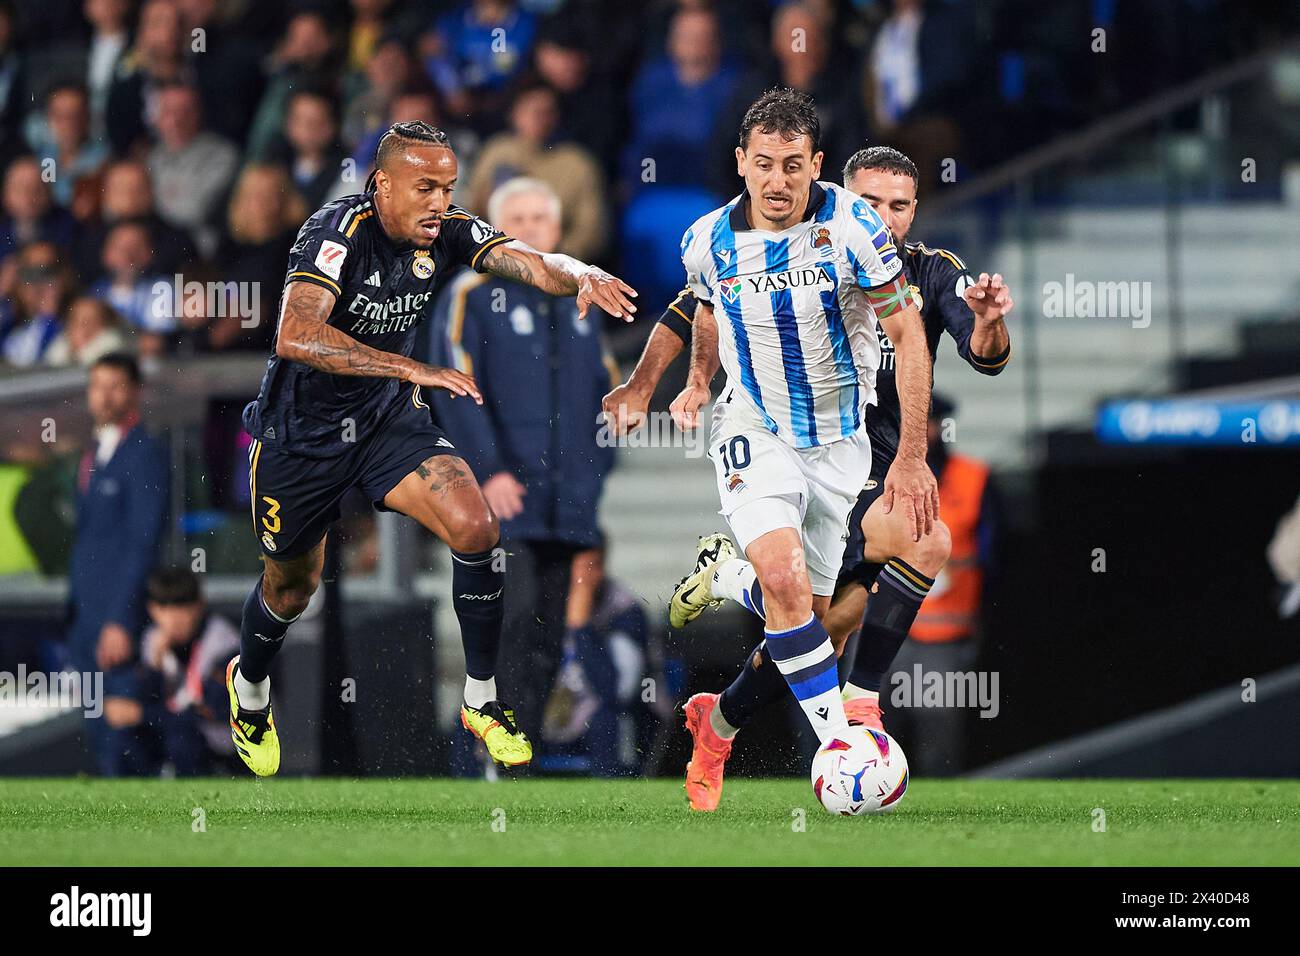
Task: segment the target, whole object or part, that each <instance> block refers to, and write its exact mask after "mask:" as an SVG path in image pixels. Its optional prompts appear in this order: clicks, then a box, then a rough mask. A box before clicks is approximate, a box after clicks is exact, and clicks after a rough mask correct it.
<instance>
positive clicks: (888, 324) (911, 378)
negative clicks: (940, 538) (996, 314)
mask: <svg viewBox="0 0 1300 956" xmlns="http://www.w3.org/2000/svg"><path fill="white" fill-rule="evenodd" d="M900 289H901V285H900ZM895 302H897V300H895ZM877 316H878V318H879V321H880V324H881V326H882V327H883V328H884V330H885V334H886V335H888V336H889V340H890V341H891V342H893V343H894V363H895V372H894V375H895V380H896V381H897V383H898V403H899V406H900V408H901V411H902V427H901V428H900V429H899V440H898V454H897V456H895V458H894V463H893V464H892V465H890V466H889V472H888V474H886V475H885V493H884V499H885V504H884V508H885V513H886V514H888V513H889V512H890V511H892V510H893V508H894V504H895V502H896V501H899V502H901V503H902V504H903V506H904V507H905V508H906V509H907V512H908V518H909V521H910V523H911V524H912V539H913V540H914V541H919V540H921V535H923V534H929V533H930V532H931V531H933V530H934V522H935V519H937V518H938V517H939V483H938V481H937V480H936V479H935V477H934V472H932V471H931V470H930V466H929V465H927V464H926V461H925V451H926V427H927V423H928V421H929V418H930V381H931V375H932V368H931V363H930V349H929V347H928V346H927V344H926V341H925V325H924V323H923V322H922V321H921V313H920V312H918V311H917V308H916V305H915V304H913V303H911V302H909V303H908V304H907V306H906V307H905V308H902V309H897V308H895V310H894V311H892V312H890V311H888V306H887V305H886V306H884V307H882V306H881V305H879V304H877Z"/></svg>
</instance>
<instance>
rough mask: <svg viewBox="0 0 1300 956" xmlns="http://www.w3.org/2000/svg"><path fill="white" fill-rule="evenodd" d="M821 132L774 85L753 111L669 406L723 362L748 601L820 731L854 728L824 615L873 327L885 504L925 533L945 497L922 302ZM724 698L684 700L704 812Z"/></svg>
mask: <svg viewBox="0 0 1300 956" xmlns="http://www.w3.org/2000/svg"><path fill="white" fill-rule="evenodd" d="M818 137H819V124H818V120H817V113H816V110H815V108H814V106H813V103H812V100H811V99H810V98H808V97H807V96H805V95H804V94H802V93H798V92H796V91H792V90H784V89H780V90H772V91H770V92H768V93H766V94H764V95H763V96H762V97H761V98H760V99H759V100H758V101H756V102H755V103H754V104H753V105H752V106H751V107H750V109H749V111H748V112H747V113H746V115H745V119H744V121H743V122H742V124H741V130H740V143H739V146H738V147H737V149H736V163H737V172H738V173H739V174H740V175H741V176H742V177H744V180H745V191H744V192H743V193H742V194H741V195H740V196H738V197H737V198H736V199H735V200H733V201H732V202H730V203H728V204H727V205H726V206H723V207H722V208H720V209H717V210H714V211H713V212H711V213H709V214H708V215H706V216H703V217H701V218H700V219H698V220H696V222H695V223H694V224H693V225H692V226H691V228H690V229H688V230H687V232H686V234H685V236H684V237H683V240H682V262H683V264H684V265H685V267H686V272H687V283H688V285H689V286H690V288H691V290H692V291H693V292H694V294H695V296H696V299H697V300H698V303H699V306H698V309H697V312H696V316H695V322H694V334H693V339H692V353H691V366H690V371H689V372H688V375H687V384H686V388H685V389H684V390H683V391H682V393H681V394H680V395H679V396H678V398H677V400H676V401H675V402H674V403H673V414H674V416H675V417H676V419H677V421H678V424H679V425H680V426H681V427H683V428H693V427H695V426H696V425H697V424H698V416H699V410H700V408H701V407H703V405H705V404H706V403H707V402H708V401H709V399H710V397H711V396H710V391H709V383H710V381H711V380H712V378H713V376H714V374H715V373H716V372H717V369H718V367H719V365H721V366H722V367H723V368H724V369H725V370H726V373H727V383H726V387H725V388H724V389H723V391H722V394H721V396H720V398H719V399H718V402H717V403H716V405H715V406H714V410H713V423H712V431H711V437H710V444H709V457H710V458H711V459H712V460H713V463H714V466H715V470H716V473H717V478H718V493H719V497H720V498H721V501H722V509H721V513H722V514H723V515H724V516H725V517H726V519H727V522H728V524H729V525H730V527H731V531H732V533H733V535H734V536H735V538H736V540H737V543H738V544H739V545H740V547H741V549H742V551H743V552H744V554H745V557H746V558H747V559H748V561H749V562H750V564H752V566H753V570H754V572H755V574H756V575H757V580H758V587H757V588H754V589H753V594H754V596H755V597H757V596H758V595H759V594H760V592H761V597H757V599H758V600H761V601H762V602H763V605H764V606H763V607H762V608H753V610H756V611H758V612H759V613H761V614H762V615H763V616H764V617H765V619H766V629H765V638H766V644H767V649H768V651H769V652H770V654H771V656H772V659H773V660H774V661H775V663H776V665H777V668H778V669H779V670H780V671H781V673H782V675H784V677H785V679H786V682H787V683H788V684H789V685H790V689H791V691H792V692H793V693H794V695H795V697H796V698H798V700H799V704H800V706H801V707H802V708H803V711H804V714H805V715H806V716H807V718H808V720H809V722H810V723H811V724H812V727H813V730H814V731H815V732H816V733H817V735H818V737H819V738H820V739H821V740H823V741H825V740H827V739H829V738H830V737H831V736H833V735H835V734H836V733H839V732H842V731H844V730H846V729H847V727H848V723H847V720H846V719H845V715H844V705H843V703H842V701H841V699H840V691H839V684H838V678H837V674H836V656H835V651H834V649H833V647H832V646H831V641H830V638H829V636H828V635H827V632H826V629H825V628H824V627H823V626H822V623H821V616H822V615H823V614H824V613H825V612H826V609H827V607H828V606H829V604H830V600H831V596H832V595H833V593H834V590H835V582H836V577H837V575H838V573H839V569H840V561H841V557H842V555H843V550H844V541H845V540H846V535H847V523H848V518H849V514H850V512H851V511H852V509H853V505H854V502H855V501H856V499H857V495H858V492H859V491H860V490H861V489H862V486H863V483H864V481H865V479H866V476H867V475H868V474H869V472H870V469H871V447H870V442H869V440H868V438H867V434H866V430H865V427H864V424H863V413H864V409H865V407H866V406H867V405H868V404H872V403H874V401H875V376H876V369H877V367H878V366H879V364H880V343H879V338H878V335H877V331H876V326H877V323H879V324H880V325H881V327H883V329H884V330H885V332H886V334H887V335H888V336H889V339H890V340H891V341H892V342H893V343H894V347H895V354H896V363H897V383H898V393H899V399H900V405H901V410H902V428H901V435H900V441H899V449H898V455H897V457H896V458H895V460H894V463H893V465H892V466H891V467H890V470H889V472H888V475H887V476H886V479H885V500H886V503H887V505H888V506H889V507H891V508H892V507H894V506H901V507H902V508H903V509H904V510H905V512H906V513H907V514H908V516H909V518H910V520H911V521H912V525H913V527H914V533H915V535H916V537H917V538H920V536H921V535H924V534H928V533H930V531H931V530H932V528H933V522H934V521H935V519H936V518H937V517H938V511H939V498H938V487H937V483H936V481H935V478H934V475H933V474H932V473H931V471H930V470H929V468H928V467H927V466H926V463H925V451H926V441H925V429H926V419H927V415H928V410H929V405H930V378H931V369H930V354H929V349H928V347H927V344H926V338H925V330H924V326H923V324H922V321H921V317H920V313H919V311H918V309H917V308H916V305H915V303H914V302H913V301H912V298H911V296H910V293H909V292H908V286H907V282H906V279H905V278H904V276H903V272H902V263H901V261H900V260H899V257H898V253H897V250H896V249H895V248H894V245H893V242H892V240H891V239H890V236H889V232H888V230H886V228H885V226H884V225H883V223H882V222H881V220H880V218H879V216H877V214H876V213H875V211H874V210H873V209H872V208H871V207H870V205H868V204H867V203H866V202H865V201H863V200H861V199H859V198H858V197H857V196H855V195H853V194H852V193H850V192H848V191H847V190H845V189H844V188H843V187H841V186H837V185H834V184H832V183H824V182H818V181H817V179H818V176H819V175H820V173H821V164H822V153H821V152H820V151H819V149H818ZM734 556H735V552H734V549H733V548H732V546H731V542H730V541H729V540H728V539H727V538H726V536H725V535H712V536H709V537H706V538H704V539H702V541H701V551H700V555H699V559H698V561H697V565H696V571H695V575H696V576H699V577H700V578H701V580H702V579H703V577H705V576H708V575H711V574H712V571H713V569H714V568H717V567H719V566H721V565H725V563H726V561H727V560H728V559H730V558H732V557H734ZM679 590H680V589H679ZM724 596H733V595H729V594H727V595H724ZM734 597H737V598H738V599H739V600H741V601H742V602H744V601H746V600H747V597H746V595H743V594H742V595H734ZM717 700H718V698H717V695H714V694H697V695H696V696H694V697H692V698H691V699H690V700H689V701H688V702H687V704H686V721H687V727H688V729H689V730H690V731H691V734H692V736H693V737H694V738H695V747H694V751H693V753H692V759H691V763H690V764H689V765H688V767H687V781H686V789H687V794H688V796H689V798H690V801H691V806H692V807H694V808H695V809H697V810H712V809H714V808H715V807H716V806H717V802H718V800H719V798H720V797H721V787H722V772H723V764H724V763H725V760H726V757H727V755H728V753H729V751H730V749H731V738H732V737H734V735H735V732H736V728H734V727H731V726H729V725H728V724H727V722H726V720H725V718H724V717H723V716H722V714H721V711H720V710H719V708H718V706H717Z"/></svg>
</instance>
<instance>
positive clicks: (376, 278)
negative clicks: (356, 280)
mask: <svg viewBox="0 0 1300 956" xmlns="http://www.w3.org/2000/svg"><path fill="white" fill-rule="evenodd" d="M383 284H384V283H383V280H381V279H380V278H379V273H378V272H376V273H374V274H373V275H371V276H370V278H369V279H367V280H366V285H383Z"/></svg>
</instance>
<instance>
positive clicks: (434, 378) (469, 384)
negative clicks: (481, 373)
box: [406, 362, 483, 405]
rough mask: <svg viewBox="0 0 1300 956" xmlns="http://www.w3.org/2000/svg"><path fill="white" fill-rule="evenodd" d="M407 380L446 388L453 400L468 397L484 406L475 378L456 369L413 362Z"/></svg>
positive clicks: (412, 382)
mask: <svg viewBox="0 0 1300 956" xmlns="http://www.w3.org/2000/svg"><path fill="white" fill-rule="evenodd" d="M406 380H407V381H408V382H410V383H411V384H413V385H423V386H426V387H428V388H445V389H446V390H447V391H449V392H451V394H452V397H453V398H455V397H456V396H457V395H468V396H469V397H470V398H472V399H474V401H475V402H477V403H478V404H480V405H482V404H483V395H482V394H481V393H480V392H479V390H478V384H477V383H476V382H475V381H474V376H472V375H468V374H466V373H465V372H461V371H458V370H457V369H454V368H440V367H439V366H437V365H425V364H424V363H423V362H412V363H411V370H410V371H409V372H408V373H407V374H406Z"/></svg>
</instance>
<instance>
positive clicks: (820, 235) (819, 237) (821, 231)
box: [808, 226, 831, 249]
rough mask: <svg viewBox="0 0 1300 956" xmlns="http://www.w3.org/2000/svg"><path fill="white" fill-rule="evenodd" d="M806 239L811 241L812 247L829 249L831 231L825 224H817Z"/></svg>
mask: <svg viewBox="0 0 1300 956" xmlns="http://www.w3.org/2000/svg"><path fill="white" fill-rule="evenodd" d="M808 241H809V242H811V243H812V247H813V248H814V249H829V248H830V247H831V231H830V230H829V229H827V228H826V227H825V226H818V227H817V228H815V229H813V230H812V231H811V232H810V233H808Z"/></svg>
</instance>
